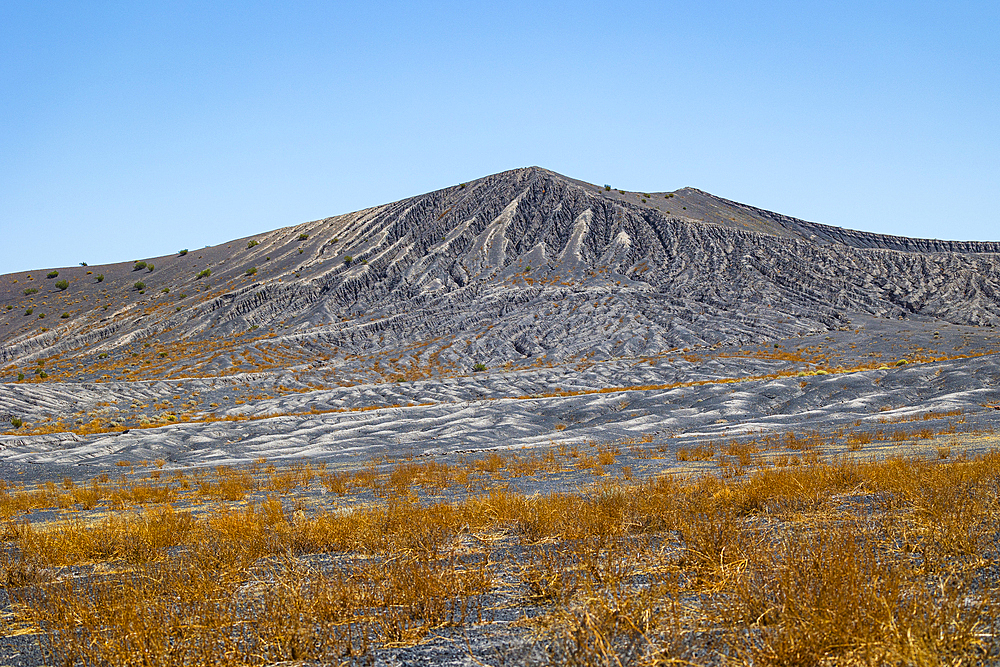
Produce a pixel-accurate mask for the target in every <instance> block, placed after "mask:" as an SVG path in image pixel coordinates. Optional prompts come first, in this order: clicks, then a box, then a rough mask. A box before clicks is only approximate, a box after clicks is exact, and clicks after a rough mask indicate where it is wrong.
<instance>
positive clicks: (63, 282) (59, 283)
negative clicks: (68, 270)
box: [55, 280, 69, 291]
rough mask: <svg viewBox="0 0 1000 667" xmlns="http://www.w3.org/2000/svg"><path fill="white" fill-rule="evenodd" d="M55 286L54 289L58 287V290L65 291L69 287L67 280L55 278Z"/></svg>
mask: <svg viewBox="0 0 1000 667" xmlns="http://www.w3.org/2000/svg"><path fill="white" fill-rule="evenodd" d="M55 286H56V289H58V290H60V291H65V290H66V289H67V288H68V287H69V281H68V280H57V281H56V282H55Z"/></svg>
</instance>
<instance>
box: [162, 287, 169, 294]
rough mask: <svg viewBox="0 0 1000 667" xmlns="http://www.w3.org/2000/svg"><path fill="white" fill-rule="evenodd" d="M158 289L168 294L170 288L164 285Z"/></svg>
mask: <svg viewBox="0 0 1000 667" xmlns="http://www.w3.org/2000/svg"><path fill="white" fill-rule="evenodd" d="M160 291H161V292H163V293H164V294H170V288H169V287H164V288H163V289H161V290H160Z"/></svg>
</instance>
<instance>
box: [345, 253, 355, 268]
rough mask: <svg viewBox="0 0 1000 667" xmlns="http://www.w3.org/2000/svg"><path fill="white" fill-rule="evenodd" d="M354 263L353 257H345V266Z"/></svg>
mask: <svg viewBox="0 0 1000 667" xmlns="http://www.w3.org/2000/svg"><path fill="white" fill-rule="evenodd" d="M353 261H354V258H353V257H351V256H350V255H344V264H346V265H347V266H350V265H351V262H353Z"/></svg>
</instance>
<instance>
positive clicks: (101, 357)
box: [97, 352, 108, 359]
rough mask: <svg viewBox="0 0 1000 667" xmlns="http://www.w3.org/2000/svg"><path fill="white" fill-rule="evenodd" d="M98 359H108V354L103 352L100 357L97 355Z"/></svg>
mask: <svg viewBox="0 0 1000 667" xmlns="http://www.w3.org/2000/svg"><path fill="white" fill-rule="evenodd" d="M97 358H98V359H107V358H108V353H107V352H101V353H100V354H99V355H97Z"/></svg>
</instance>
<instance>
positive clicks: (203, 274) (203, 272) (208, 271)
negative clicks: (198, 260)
mask: <svg viewBox="0 0 1000 667" xmlns="http://www.w3.org/2000/svg"><path fill="white" fill-rule="evenodd" d="M210 275H212V269H202V270H201V271H199V272H198V275H197V276H196V277H197V279H198V280H201V279H202V278H207V277H209V276H210Z"/></svg>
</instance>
